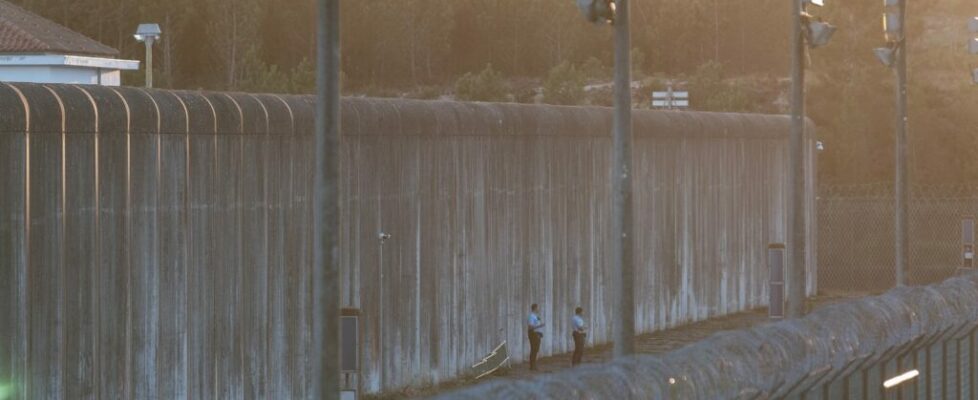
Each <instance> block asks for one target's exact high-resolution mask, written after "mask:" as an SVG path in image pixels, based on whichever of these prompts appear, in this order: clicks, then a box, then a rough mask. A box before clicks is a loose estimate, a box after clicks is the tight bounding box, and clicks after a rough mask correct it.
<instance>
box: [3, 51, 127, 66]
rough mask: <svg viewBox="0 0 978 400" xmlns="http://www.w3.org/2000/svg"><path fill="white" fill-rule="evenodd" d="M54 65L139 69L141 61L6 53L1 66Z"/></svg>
mask: <svg viewBox="0 0 978 400" xmlns="http://www.w3.org/2000/svg"><path fill="white" fill-rule="evenodd" d="M12 65H15V66H52V67H58V66H61V67H78V68H93V69H115V70H138V69H139V61H137V60H120V59H116V58H105V57H88V56H77V55H64V54H10V53H7V54H4V53H0V66H12Z"/></svg>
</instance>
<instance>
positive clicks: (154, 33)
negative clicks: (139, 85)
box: [132, 24, 163, 88]
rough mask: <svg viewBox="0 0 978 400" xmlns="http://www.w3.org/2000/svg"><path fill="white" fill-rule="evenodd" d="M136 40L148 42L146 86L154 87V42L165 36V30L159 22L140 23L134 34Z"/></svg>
mask: <svg viewBox="0 0 978 400" xmlns="http://www.w3.org/2000/svg"><path fill="white" fill-rule="evenodd" d="M132 36H133V37H134V38H136V40H138V41H140V42H142V43H145V44H146V87H148V88H151V87H153V43H154V42H156V41H158V40H160V38H162V37H163V31H162V30H160V25H159V24H139V27H138V28H136V34H134V35H132Z"/></svg>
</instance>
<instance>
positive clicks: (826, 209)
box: [817, 184, 978, 293]
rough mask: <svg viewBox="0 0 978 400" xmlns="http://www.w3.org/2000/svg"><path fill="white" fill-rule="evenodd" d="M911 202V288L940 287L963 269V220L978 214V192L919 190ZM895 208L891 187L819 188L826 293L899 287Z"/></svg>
mask: <svg viewBox="0 0 978 400" xmlns="http://www.w3.org/2000/svg"><path fill="white" fill-rule="evenodd" d="M910 197H911V199H910V203H909V211H908V214H909V218H908V219H909V228H908V229H909V239H908V240H909V253H910V255H909V260H908V265H907V284H910V285H921V284H929V283H935V282H940V281H942V280H944V279H947V278H948V277H950V276H952V275H954V273H955V271H956V270H957V268H958V267H960V266H961V264H962V239H961V224H962V219H964V218H965V217H969V216H971V217H974V216H975V214H978V189H973V188H968V187H964V186H915V187H912V188H911V191H910ZM893 204H894V199H893V188H892V186H891V185H882V184H876V185H858V186H823V187H820V188H819V197H818V242H817V243H818V263H819V265H818V286H819V290H820V291H822V292H829V293H833V292H882V291H885V290H887V289H889V288H892V287H893V285H894V282H895V273H894V257H895V256H894V248H893V244H894V237H895V234H894V231H893V218H894V206H893Z"/></svg>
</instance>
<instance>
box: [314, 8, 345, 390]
mask: <svg viewBox="0 0 978 400" xmlns="http://www.w3.org/2000/svg"><path fill="white" fill-rule="evenodd" d="M318 2H319V28H318V32H317V42H318V44H317V47H318V51H317V62H316V65H317V69H316V89H317V94H318V99H317V100H318V101H317V102H316V144H315V146H316V171H315V182H314V190H315V201H314V204H313V224H314V226H313V307H312V311H313V316H312V322H313V335H312V336H313V337H312V343H313V349H312V358H313V362H312V374H311V380H312V382H311V383H312V391H311V392H310V396H309V398H310V399H317V400H318V399H325V400H338V399H339V391H340V366H339V363H340V355H339V348H340V335H339V333H340V330H339V323H340V307H339V305H340V287H339V280H340V279H339V278H340V276H339V275H340V274H339V240H338V233H339V214H340V213H339V204H340V201H339V200H340V199H339V144H340V140H339V138H340V85H339V83H340V82H339V71H340V30H339V21H340V15H339V11H340V10H339V0H319V1H318Z"/></svg>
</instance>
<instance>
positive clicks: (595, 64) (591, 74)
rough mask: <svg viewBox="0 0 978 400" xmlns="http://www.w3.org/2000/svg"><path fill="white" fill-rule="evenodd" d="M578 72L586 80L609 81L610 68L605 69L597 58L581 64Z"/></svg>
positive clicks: (591, 58)
mask: <svg viewBox="0 0 978 400" xmlns="http://www.w3.org/2000/svg"><path fill="white" fill-rule="evenodd" d="M580 71H581V73H582V74H584V77H585V78H587V79H596V80H607V79H611V76H612V75H611V68H608V67H606V66H605V65H604V64H603V63H602V62H601V60H599V59H597V57H590V58H588V59H587V61H585V62H584V64H581V68H580Z"/></svg>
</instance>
